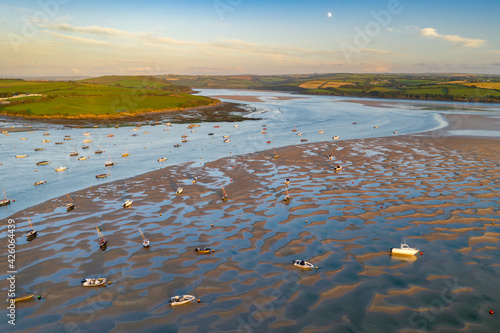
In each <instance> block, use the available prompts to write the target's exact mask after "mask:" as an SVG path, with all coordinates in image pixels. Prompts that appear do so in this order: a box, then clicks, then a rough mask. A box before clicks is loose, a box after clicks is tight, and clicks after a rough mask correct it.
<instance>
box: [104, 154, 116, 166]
mask: <svg viewBox="0 0 500 333" xmlns="http://www.w3.org/2000/svg"><path fill="white" fill-rule="evenodd" d="M113 165H115V162H113V161H112V160H111V154H109V161H107V162H106V163H104V166H113Z"/></svg>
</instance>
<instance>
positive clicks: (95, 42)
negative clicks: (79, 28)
mask: <svg viewBox="0 0 500 333" xmlns="http://www.w3.org/2000/svg"><path fill="white" fill-rule="evenodd" d="M43 32H45V33H48V34H49V35H51V36H54V37H57V38H61V39H66V40H70V41H72V42H77V43H81V44H91V45H109V43H108V42H105V41H102V40H97V39H92V38H83V37H76V36H68V35H63V34H59V33H57V32H53V31H49V30H43Z"/></svg>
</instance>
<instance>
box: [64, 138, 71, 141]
mask: <svg viewBox="0 0 500 333" xmlns="http://www.w3.org/2000/svg"><path fill="white" fill-rule="evenodd" d="M64 140H66V141H69V140H73V138H64Z"/></svg>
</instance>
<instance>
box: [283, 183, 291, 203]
mask: <svg viewBox="0 0 500 333" xmlns="http://www.w3.org/2000/svg"><path fill="white" fill-rule="evenodd" d="M285 189H286V197H285V199H283V201H285V202H290V200H292V197H291V196H290V193H288V185H285Z"/></svg>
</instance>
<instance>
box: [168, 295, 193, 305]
mask: <svg viewBox="0 0 500 333" xmlns="http://www.w3.org/2000/svg"><path fill="white" fill-rule="evenodd" d="M194 299H195V297H194V296H193V295H182V296H174V297H171V298H170V300H169V303H170V305H172V306H174V305H182V304H186V303H189V302H191V301H192V300H194Z"/></svg>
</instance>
